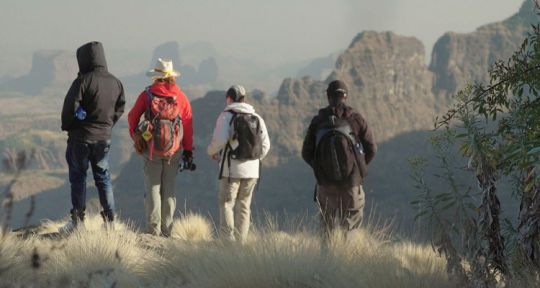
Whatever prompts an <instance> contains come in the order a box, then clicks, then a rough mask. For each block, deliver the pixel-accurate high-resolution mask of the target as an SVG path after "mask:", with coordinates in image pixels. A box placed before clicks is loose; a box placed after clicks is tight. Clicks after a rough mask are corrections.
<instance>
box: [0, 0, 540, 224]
mask: <svg viewBox="0 0 540 288" xmlns="http://www.w3.org/2000/svg"><path fill="white" fill-rule="evenodd" d="M531 23H538V17H537V16H536V15H535V14H534V11H533V5H532V3H530V2H526V3H525V4H524V5H523V7H522V8H521V9H520V11H519V12H518V13H517V14H515V15H514V16H512V17H510V18H509V19H506V20H504V21H502V22H499V23H493V24H489V25H486V26H482V27H480V28H478V29H477V30H476V31H475V32H472V33H466V34H458V33H447V34H445V35H444V36H442V37H441V38H440V39H439V41H437V43H436V45H435V47H434V49H433V52H432V57H431V63H430V64H429V65H428V64H427V63H426V61H425V50H424V46H423V45H422V43H421V42H420V41H419V40H418V39H415V38H413V37H403V36H399V35H396V34H394V33H392V32H373V31H366V32H362V33H359V34H358V35H357V36H356V37H355V38H354V40H353V41H352V42H351V44H350V45H349V47H348V48H347V49H346V50H344V52H343V53H341V54H340V55H339V56H338V57H337V59H336V61H335V65H334V68H333V69H331V71H329V76H328V77H327V78H326V79H324V80H320V79H313V78H311V77H302V78H287V79H285V80H283V81H282V83H281V86H280V88H279V90H278V92H277V96H276V97H270V96H269V95H268V94H266V93H264V92H262V91H256V92H255V93H253V94H256V97H252V98H251V99H250V102H251V103H252V104H254V106H255V108H256V109H257V110H258V111H259V113H260V114H261V115H262V116H263V117H264V118H265V120H266V122H267V126H268V130H269V133H270V137H271V139H272V145H273V146H272V150H271V153H270V155H269V157H268V159H266V160H265V161H264V168H263V175H262V180H261V185H260V187H259V190H258V191H257V192H256V195H255V202H254V210H255V211H257V213H260V212H261V211H262V210H265V209H266V210H268V211H270V212H271V213H278V214H282V215H283V214H288V215H298V214H302V213H304V212H306V211H310V212H311V213H312V212H314V203H313V202H312V196H313V194H312V192H313V186H314V179H313V176H312V172H311V171H310V169H309V168H308V166H307V165H306V164H305V163H303V161H302V160H301V159H300V149H301V144H302V140H303V137H304V134H305V131H306V129H307V125H308V124H309V121H310V120H311V117H313V115H315V114H316V113H317V110H318V109H319V108H321V107H324V106H325V105H327V100H326V96H325V92H324V91H325V89H326V86H327V84H328V83H329V82H330V81H332V80H334V79H341V80H344V81H345V82H346V83H347V85H348V87H349V90H350V93H349V95H350V97H349V104H350V105H351V106H353V107H355V108H357V109H358V110H359V111H360V112H361V113H362V114H363V115H364V116H365V118H366V119H367V120H368V122H369V124H370V125H371V126H372V127H373V129H374V131H375V136H376V139H377V140H378V142H379V145H380V150H379V154H378V156H377V157H376V159H375V160H374V162H373V164H372V165H371V166H370V174H369V176H368V178H367V181H366V187H365V188H366V189H365V190H366V193H367V201H368V203H371V202H372V201H373V203H374V205H375V206H377V207H378V212H379V213H380V214H381V215H382V216H384V217H396V218H397V220H399V221H398V222H401V223H407V225H409V226H410V224H411V221H412V215H413V213H412V211H411V209H410V205H409V202H410V201H411V200H412V198H413V197H414V194H415V190H414V188H413V187H412V186H413V185H412V183H411V180H410V177H409V174H410V171H409V168H408V166H407V159H408V158H410V157H413V156H416V155H424V156H425V157H427V158H430V159H431V158H433V153H432V152H431V150H430V146H429V143H428V142H427V141H426V138H427V137H428V136H429V134H430V132H429V131H430V130H431V129H432V127H433V119H434V116H435V115H437V114H440V113H442V112H444V111H445V109H446V108H447V105H448V103H449V101H450V99H451V95H452V94H453V93H454V92H456V91H457V90H459V89H460V88H461V87H463V85H464V84H465V83H467V82H474V81H484V80H485V79H487V75H488V67H489V65H490V64H492V63H493V62H494V61H496V60H498V59H505V58H507V57H508V56H510V55H511V53H512V52H513V51H514V50H516V49H517V48H518V47H519V45H520V44H521V41H522V39H523V38H524V35H525V33H526V31H527V30H528V29H529V27H530V24H531ZM318 61H323V62H324V61H326V60H318ZM217 63H218V65H219V59H218V60H217ZM306 64H307V63H306ZM314 66H317V65H314ZM322 66H324V65H322ZM304 67H309V65H306V66H304ZM199 70H200V69H199ZM318 70H320V71H323V70H324V69H318ZM218 78H219V76H218ZM263 91H264V90H263ZM0 104H1V103H0ZM192 106H193V111H194V112H193V113H194V117H195V143H196V149H197V150H196V151H195V157H196V162H197V164H198V170H197V171H195V172H193V173H191V172H182V174H181V175H179V176H178V177H177V183H178V189H177V190H178V192H177V196H178V203H179V208H180V209H184V208H183V206H184V205H183V203H184V201H185V206H186V208H187V209H189V210H197V211H201V212H203V213H206V212H207V211H210V213H211V215H213V216H216V209H217V206H216V205H217V204H216V201H217V200H216V197H217V196H216V193H217V192H216V191H217V182H216V181H217V179H216V178H217V166H216V164H215V163H214V162H212V161H211V160H209V159H208V157H206V154H205V150H206V149H205V148H206V145H207V144H208V142H209V140H210V137H211V132H212V129H213V127H214V123H215V118H216V117H217V115H218V113H219V112H220V111H222V110H223V108H224V91H210V92H208V93H207V94H206V95H205V96H204V97H201V98H198V99H195V100H193V101H192ZM121 129H125V127H124V128H121ZM116 133H119V134H120V135H123V134H125V133H126V132H125V131H117V132H116ZM117 139H118V140H117V142H116V145H120V146H122V149H121V151H124V152H123V153H128V152H129V150H130V149H131V143H130V142H129V140H128V138H126V137H124V136H122V137H119V138H117ZM122 139H124V140H122ZM124 155H126V154H124ZM127 155H128V156H129V153H128V154H127ZM125 161H127V162H125V163H126V164H124V165H122V168H121V170H119V171H118V173H117V174H118V177H117V178H116V180H115V191H116V196H117V202H118V206H119V208H120V209H121V211H122V214H123V215H124V216H127V217H129V218H132V219H135V220H139V221H140V219H141V217H142V211H143V204H142V203H143V194H144V191H143V182H142V178H143V177H142V169H141V167H140V165H141V160H140V159H139V157H138V156H136V155H134V154H132V155H131V157H130V158H129V159H126V160H125ZM66 189H67V187H66V186H64V187H58V188H55V189H51V190H50V191H48V192H47V191H46V192H44V193H41V194H40V195H39V197H40V199H42V201H43V203H42V204H41V205H47V206H46V207H49V206H48V205H55V203H56V202H51V201H48V200H47V199H55V200H54V201H59V199H62V197H61V196H60V195H61V194H62V195H64V196H63V200H62V201H64V202H66V203H68V202H69V200H68V193H67V191H66ZM47 195H49V196H47ZM66 203H63V204H61V205H63V206H62V209H64V210H65V206H66V205H68V204H66ZM18 205H28V204H27V203H26V204H25V202H24V201H21V202H20V203H19V204H18ZM58 205H60V204H58ZM21 207H24V206H21ZM21 210H24V209H21ZM45 210H47V211H45ZM49 210H51V211H54V212H55V213H56V214H47V213H49V212H50V211H49ZM58 211H59V209H52V208H44V210H43V212H42V214H39V215H36V217H59V216H61V215H58V213H59V212H58ZM66 211H67V210H66ZM21 213H22V212H21ZM40 213H41V212H40ZM19 216H20V215H19Z"/></svg>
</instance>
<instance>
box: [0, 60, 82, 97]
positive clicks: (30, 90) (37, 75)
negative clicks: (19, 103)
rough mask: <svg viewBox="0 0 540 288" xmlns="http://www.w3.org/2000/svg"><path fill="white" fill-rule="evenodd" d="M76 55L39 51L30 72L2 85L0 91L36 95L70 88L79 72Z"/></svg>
mask: <svg viewBox="0 0 540 288" xmlns="http://www.w3.org/2000/svg"><path fill="white" fill-rule="evenodd" d="M74 54H75V53H70V52H68V51H62V50H41V51H37V52H35V53H34V55H33V57H32V69H31V70H30V72H29V73H28V74H27V75H24V76H22V77H19V78H15V79H12V80H9V81H6V82H4V83H2V84H1V85H0V90H1V91H4V92H21V93H23V94H26V95H36V94H39V93H40V92H42V90H43V89H44V88H50V87H59V86H62V87H65V86H69V84H70V83H71V81H73V80H74V79H75V78H76V77H77V72H78V71H79V68H78V66H77V59H76V58H75V55H74Z"/></svg>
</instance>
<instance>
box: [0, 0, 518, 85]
mask: <svg viewBox="0 0 540 288" xmlns="http://www.w3.org/2000/svg"><path fill="white" fill-rule="evenodd" d="M522 2H523V0H332V1H323V0H273V1H258V0H216V1H209V0H177V1H174V0H159V1H148V0H129V1H128V0H122V1H120V0H118V1H115V0H93V1H74V0H43V1H38V0H35V1H32V0H0V27H1V28H0V39H1V41H0V49H1V51H2V52H3V53H0V54H2V56H0V67H2V68H0V77H1V76H2V75H3V74H5V73H6V69H10V70H17V69H18V68H20V67H19V66H21V65H23V66H24V65H29V63H30V62H29V61H30V57H31V52H32V51H34V50H38V49H68V50H75V49H76V48H77V47H78V46H79V45H81V44H83V43H85V42H87V41H90V40H99V41H102V42H103V43H104V45H105V48H106V49H111V50H125V49H130V51H136V52H140V53H141V54H142V53H148V57H147V58H148V59H149V58H150V55H151V51H152V49H153V48H154V47H155V46H157V45H158V44H160V43H162V42H165V41H169V40H177V41H179V42H180V43H181V44H182V43H189V42H197V41H206V42H211V43H212V44H213V45H214V46H215V47H216V49H217V50H218V51H220V52H221V53H222V54H225V55H232V56H236V57H244V58H251V59H255V60H256V61H260V62H264V63H267V64H269V65H272V64H275V65H277V64H282V63H286V62H289V61H299V60H305V59H308V58H314V57H319V56H326V55H328V54H330V53H332V52H335V51H337V50H340V49H344V48H346V47H347V46H348V45H349V44H350V42H351V40H352V39H353V37H354V36H355V35H356V34H357V33H359V32H361V31H363V30H377V31H386V30H392V31H394V32H396V33H398V34H402V35H408V36H415V37H417V38H419V39H420V40H422V41H423V42H424V43H425V44H426V47H427V50H428V53H429V51H430V50H431V47H432V45H433V43H434V42H435V41H436V39H437V38H438V37H440V36H441V35H442V34H443V33H444V32H446V31H457V32H469V31H473V30H474V29H475V28H477V27H478V26H480V25H483V24H487V23H490V22H494V21H499V20H502V19H505V18H507V17H509V16H511V15H512V14H514V13H515V12H517V11H518V9H519V7H520V5H521V4H522ZM17 59H18V61H19V62H17V61H16V60H17ZM20 59H27V60H25V61H22V62H23V63H25V64H18V63H20V62H21V60H20ZM145 61H147V60H145ZM15 65H19V66H15Z"/></svg>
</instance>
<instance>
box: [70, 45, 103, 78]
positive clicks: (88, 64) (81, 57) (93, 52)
mask: <svg viewBox="0 0 540 288" xmlns="http://www.w3.org/2000/svg"><path fill="white" fill-rule="evenodd" d="M77 62H78V63H79V73H81V74H85V73H88V72H92V71H94V70H96V69H97V68H101V69H104V70H107V61H105V50H103V45H102V44H101V43H100V42H89V43H86V44H84V45H83V46H81V47H79V49H77Z"/></svg>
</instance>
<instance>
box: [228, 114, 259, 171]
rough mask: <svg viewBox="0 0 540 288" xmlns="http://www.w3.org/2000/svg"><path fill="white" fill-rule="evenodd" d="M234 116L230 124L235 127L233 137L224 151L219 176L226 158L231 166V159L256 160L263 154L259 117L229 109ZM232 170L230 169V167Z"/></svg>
mask: <svg viewBox="0 0 540 288" xmlns="http://www.w3.org/2000/svg"><path fill="white" fill-rule="evenodd" d="M227 112H230V113H232V115H233V117H232V119H231V122H229V125H230V126H231V127H232V129H233V133H232V137H231V139H229V141H228V142H227V145H226V146H225V151H223V157H222V159H223V160H222V163H221V171H220V172H219V178H220V179H221V178H222V174H223V164H225V158H227V161H228V165H229V166H228V167H229V168H230V167H231V159H234V160H240V161H245V160H256V159H260V158H261V156H262V137H261V135H262V130H261V123H260V121H259V117H257V116H255V115H253V114H249V113H238V112H234V111H230V110H227ZM229 171H230V169H229Z"/></svg>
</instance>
